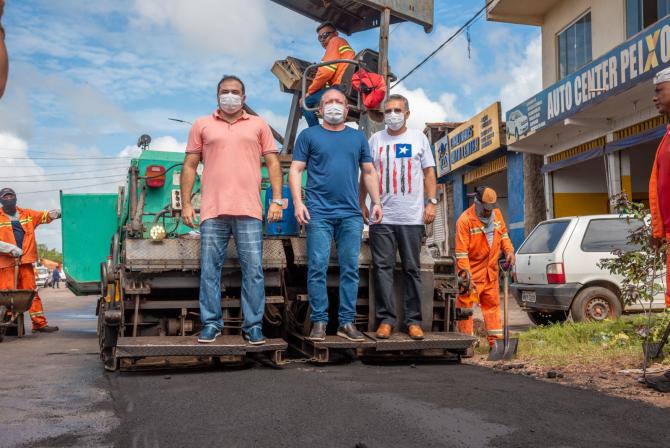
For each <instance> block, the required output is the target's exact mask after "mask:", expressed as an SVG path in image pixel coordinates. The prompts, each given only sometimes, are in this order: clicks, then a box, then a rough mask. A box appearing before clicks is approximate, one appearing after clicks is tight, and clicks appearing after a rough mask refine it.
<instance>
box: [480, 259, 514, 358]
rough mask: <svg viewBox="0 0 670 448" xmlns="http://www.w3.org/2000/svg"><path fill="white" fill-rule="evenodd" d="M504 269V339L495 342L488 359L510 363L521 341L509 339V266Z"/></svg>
mask: <svg viewBox="0 0 670 448" xmlns="http://www.w3.org/2000/svg"><path fill="white" fill-rule="evenodd" d="M502 269H503V273H504V276H503V278H504V281H503V285H504V286H503V289H504V300H505V309H504V310H503V321H504V327H503V339H502V340H500V339H496V340H495V341H494V343H493V348H492V349H491V352H490V353H489V357H488V358H487V359H488V361H500V360H503V359H504V360H505V361H509V360H510V359H513V358H514V357H515V356H516V351H517V348H518V346H519V339H517V338H514V339H510V337H509V314H508V312H509V266H507V264H506V263H505V264H504V265H503V266H502Z"/></svg>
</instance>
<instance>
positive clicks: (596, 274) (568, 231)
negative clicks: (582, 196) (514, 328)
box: [510, 215, 665, 325]
mask: <svg viewBox="0 0 670 448" xmlns="http://www.w3.org/2000/svg"><path fill="white" fill-rule="evenodd" d="M640 225H642V223H641V222H640V221H634V220H629V219H627V218H626V217H622V216H619V215H593V216H580V217H571V218H560V219H552V220H548V221H544V222H541V223H540V224H538V225H537V227H535V229H533V231H532V232H531V233H530V235H528V238H526V240H525V241H524V242H523V244H522V245H521V247H520V248H519V250H518V251H517V255H516V266H515V268H514V282H513V283H512V284H511V285H510V292H511V293H512V294H513V296H514V298H515V299H516V301H517V303H518V304H519V306H521V308H522V309H523V310H524V311H526V312H527V313H528V317H529V318H530V320H531V321H532V322H533V323H535V324H537V325H546V324H549V323H553V322H562V321H564V320H566V319H567V318H568V315H569V314H570V315H571V316H572V319H573V320H574V321H583V320H589V319H590V320H604V319H608V318H609V319H612V318H616V317H618V316H620V315H621V314H622V312H635V311H642V310H643V307H642V304H638V303H636V304H630V305H624V304H623V300H622V297H621V280H622V279H621V278H620V277H617V276H614V275H612V274H610V273H609V272H608V271H607V270H604V269H600V268H599V267H598V262H599V261H600V260H602V259H603V258H613V257H614V255H613V254H612V251H614V250H616V249H623V250H632V249H635V248H634V247H630V246H629V244H628V242H627V241H628V235H629V233H630V230H631V229H633V228H635V227H636V226H640ZM655 282H656V283H659V284H661V283H663V284H664V283H665V271H659V272H658V273H657V278H656V280H655ZM645 306H647V307H648V303H647V304H645ZM652 308H653V309H664V308H665V295H664V293H659V294H657V295H656V296H655V297H654V301H653V302H652Z"/></svg>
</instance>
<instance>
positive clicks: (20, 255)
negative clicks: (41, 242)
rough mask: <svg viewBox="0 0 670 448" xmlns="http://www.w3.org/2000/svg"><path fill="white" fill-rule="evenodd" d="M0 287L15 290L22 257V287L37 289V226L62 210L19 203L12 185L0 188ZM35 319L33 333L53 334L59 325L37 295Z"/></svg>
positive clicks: (49, 220)
mask: <svg viewBox="0 0 670 448" xmlns="http://www.w3.org/2000/svg"><path fill="white" fill-rule="evenodd" d="M0 204H2V209H1V210H0V290H6V289H14V288H15V286H14V265H15V260H16V259H19V263H20V266H19V284H18V289H32V290H34V289H36V285H35V267H34V266H33V263H35V262H36V261H37V245H36V244H35V228H36V227H37V226H39V225H40V224H47V223H50V222H51V221H52V220H54V219H58V218H60V210H51V211H35V210H29V209H26V208H19V207H17V206H16V193H15V192H14V190H12V189H11V188H3V189H2V190H0ZM28 313H29V314H30V318H31V319H32V321H33V333H37V332H40V333H52V332H54V331H58V327H52V326H49V325H48V324H47V319H46V317H44V309H43V308H42V300H41V299H40V297H39V295H38V294H35V298H34V299H33V304H32V306H31V307H30V310H28Z"/></svg>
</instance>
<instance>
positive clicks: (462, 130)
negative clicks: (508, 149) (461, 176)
mask: <svg viewBox="0 0 670 448" xmlns="http://www.w3.org/2000/svg"><path fill="white" fill-rule="evenodd" d="M498 148H500V103H499V102H495V103H493V104H491V105H490V106H489V107H487V108H486V109H485V110H483V111H482V112H480V113H478V114H477V115H475V116H474V117H472V118H471V119H470V120H468V121H466V122H465V123H463V124H462V125H460V126H459V127H457V128H456V129H454V130H453V131H451V132H450V133H449V134H448V135H447V136H446V137H444V138H442V139H440V140H438V141H437V142H436V143H435V150H436V152H437V175H438V177H439V176H442V175H444V174H447V173H449V172H451V171H453V170H456V169H458V168H460V167H462V166H464V165H467V164H468V163H470V162H472V161H473V160H476V159H478V158H480V157H481V156H483V155H485V154H488V153H490V152H492V151H495V150H496V149H498Z"/></svg>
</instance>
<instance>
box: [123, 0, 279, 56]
mask: <svg viewBox="0 0 670 448" xmlns="http://www.w3.org/2000/svg"><path fill="white" fill-rule="evenodd" d="M266 7H267V4H266V2H261V1H259V0H251V1H248V0H246V1H245V0H226V1H221V0H199V1H198V3H197V6H196V5H194V3H193V2H192V1H190V0H137V1H135V4H134V8H133V9H134V12H135V13H136V15H135V16H133V17H131V20H132V22H133V23H134V24H135V25H136V26H138V27H139V28H145V29H149V30H150V31H151V30H152V25H153V26H159V27H165V26H168V27H170V28H172V29H174V30H175V31H176V32H178V33H179V34H180V35H181V36H183V38H184V39H185V41H186V44H187V46H188V47H189V48H191V49H192V50H194V51H197V52H199V53H202V54H208V53H209V54H210V55H211V53H212V52H214V53H215V54H218V55H229V56H237V57H250V58H254V57H258V58H261V57H264V56H266V55H269V54H272V45H271V43H270V39H268V37H269V35H270V27H269V25H268V20H267V17H266Z"/></svg>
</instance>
